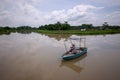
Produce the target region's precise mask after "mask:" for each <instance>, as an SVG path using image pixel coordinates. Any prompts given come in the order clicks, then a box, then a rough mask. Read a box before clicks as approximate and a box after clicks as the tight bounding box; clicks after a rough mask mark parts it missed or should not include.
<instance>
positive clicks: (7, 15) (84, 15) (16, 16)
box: [0, 0, 120, 26]
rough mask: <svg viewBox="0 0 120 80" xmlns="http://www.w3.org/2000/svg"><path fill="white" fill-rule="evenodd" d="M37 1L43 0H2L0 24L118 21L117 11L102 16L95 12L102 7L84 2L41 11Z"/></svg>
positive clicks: (33, 24) (0, 3)
mask: <svg viewBox="0 0 120 80" xmlns="http://www.w3.org/2000/svg"><path fill="white" fill-rule="evenodd" d="M39 1H43V0H17V1H16V0H2V1H1V2H0V25H1V26H7V25H8V26H20V25H30V26H39V25H44V24H49V23H55V22H57V21H60V22H64V21H68V22H69V23H70V24H72V25H80V24H83V23H90V24H94V25H97V24H101V23H102V22H104V21H107V22H111V23H112V24H118V23H119V21H120V20H119V18H120V16H119V12H114V13H111V14H109V15H108V16H106V17H104V18H103V17H102V13H96V11H99V10H101V9H103V7H97V6H93V5H85V4H80V5H76V6H74V7H73V8H70V9H62V10H54V11H51V12H47V11H46V12H43V11H41V10H40V9H39V8H38V7H36V4H37V5H38V2H39ZM111 1H112V0H111ZM40 4H42V3H40ZM61 6H62V5H61ZM105 15H107V14H105ZM105 15H104V16H105ZM111 16H112V18H111ZM113 19H114V20H113Z"/></svg>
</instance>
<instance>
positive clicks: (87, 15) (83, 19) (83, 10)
mask: <svg viewBox="0 0 120 80" xmlns="http://www.w3.org/2000/svg"><path fill="white" fill-rule="evenodd" d="M101 8H102V7H95V6H92V5H77V6H75V7H73V8H72V9H68V10H58V11H53V12H51V13H49V14H48V15H46V16H45V17H46V19H48V20H51V21H61V22H62V21H68V22H70V23H71V24H73V25H80V24H82V23H91V22H92V21H93V20H94V19H95V18H94V15H95V14H94V13H93V12H94V10H99V9H101Z"/></svg>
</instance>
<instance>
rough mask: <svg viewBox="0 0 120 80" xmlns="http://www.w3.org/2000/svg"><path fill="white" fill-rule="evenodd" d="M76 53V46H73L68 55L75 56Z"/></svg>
mask: <svg viewBox="0 0 120 80" xmlns="http://www.w3.org/2000/svg"><path fill="white" fill-rule="evenodd" d="M76 52H77V51H76V48H75V44H72V46H71V47H70V50H69V51H68V52H67V53H66V54H75V53H76Z"/></svg>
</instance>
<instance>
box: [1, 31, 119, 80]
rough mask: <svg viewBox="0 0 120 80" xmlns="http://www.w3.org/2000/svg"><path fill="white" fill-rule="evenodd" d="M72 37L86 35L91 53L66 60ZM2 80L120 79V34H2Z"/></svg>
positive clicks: (87, 45)
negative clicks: (65, 54) (64, 58)
mask: <svg viewBox="0 0 120 80" xmlns="http://www.w3.org/2000/svg"><path fill="white" fill-rule="evenodd" d="M69 37H78V38H79V37H85V38H86V41H85V42H86V47H87V48H88V51H87V54H85V55H82V56H81V57H79V58H77V59H74V60H70V61H64V60H62V58H61V55H62V54H63V53H64V52H65V51H66V49H65V46H64V40H65V39H67V38H69ZM73 43H76V44H77V45H78V46H79V45H80V44H79V42H75V41H73ZM65 44H66V46H67V50H68V49H69V46H70V44H71V42H70V41H69V40H66V42H65ZM81 45H83V42H82V44H81ZM0 80H120V34H114V35H87V36H78V35H44V34H38V33H30V34H20V33H11V34H10V35H0Z"/></svg>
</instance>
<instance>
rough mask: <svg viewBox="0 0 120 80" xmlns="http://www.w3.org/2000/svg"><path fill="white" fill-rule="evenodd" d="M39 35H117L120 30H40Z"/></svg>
mask: <svg viewBox="0 0 120 80" xmlns="http://www.w3.org/2000/svg"><path fill="white" fill-rule="evenodd" d="M37 32H38V33H44V34H81V35H94V34H115V33H120V30H86V31H80V30H38V31H37Z"/></svg>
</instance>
